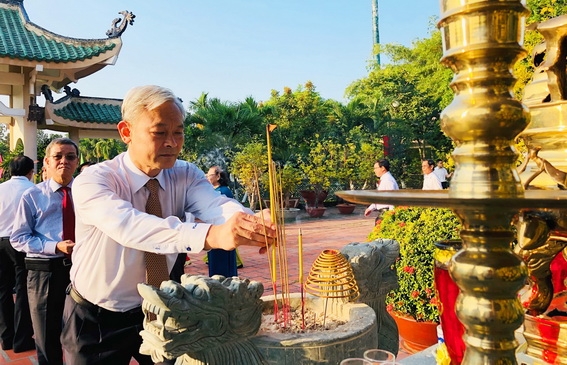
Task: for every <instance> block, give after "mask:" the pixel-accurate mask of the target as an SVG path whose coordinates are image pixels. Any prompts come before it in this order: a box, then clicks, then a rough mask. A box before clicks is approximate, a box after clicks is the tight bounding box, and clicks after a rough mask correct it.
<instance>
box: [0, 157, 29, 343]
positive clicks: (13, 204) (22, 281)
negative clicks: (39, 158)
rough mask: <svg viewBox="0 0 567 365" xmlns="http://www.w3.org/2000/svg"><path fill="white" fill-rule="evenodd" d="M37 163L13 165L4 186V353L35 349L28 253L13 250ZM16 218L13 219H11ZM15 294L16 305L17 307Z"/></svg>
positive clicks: (0, 289)
mask: <svg viewBox="0 0 567 365" xmlns="http://www.w3.org/2000/svg"><path fill="white" fill-rule="evenodd" d="M33 172H34V162H33V160H32V159H31V158H29V157H27V156H18V157H14V158H13V159H12V160H11V161H10V176H11V178H10V180H8V181H6V182H4V183H2V184H0V217H3V219H0V340H1V341H2V349H3V350H11V349H13V350H14V352H24V351H28V350H32V349H35V342H34V339H33V338H32V336H33V328H32V322H31V315H30V306H29V303H28V292H27V290H28V289H27V282H28V271H27V270H26V266H25V258H26V253H25V252H19V251H16V250H15V249H14V247H12V244H11V243H10V235H11V234H12V228H13V223H14V219H13V217H14V215H15V214H16V210H17V209H18V205H19V204H20V200H21V199H22V195H23V194H24V191H26V190H28V189H29V188H31V187H33V186H34V184H33V182H32V181H31V179H32V177H33ZM9 217H12V218H9ZM14 290H15V294H16V303H15V305H14Z"/></svg>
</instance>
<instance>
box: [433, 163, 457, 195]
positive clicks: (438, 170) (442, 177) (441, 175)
mask: <svg viewBox="0 0 567 365" xmlns="http://www.w3.org/2000/svg"><path fill="white" fill-rule="evenodd" d="M433 173H434V174H435V175H437V178H438V179H439V181H441V186H442V187H443V189H447V188H448V187H449V181H447V179H450V178H451V175H452V174H453V173H449V171H447V169H446V168H445V166H443V160H437V166H435V169H434V170H433Z"/></svg>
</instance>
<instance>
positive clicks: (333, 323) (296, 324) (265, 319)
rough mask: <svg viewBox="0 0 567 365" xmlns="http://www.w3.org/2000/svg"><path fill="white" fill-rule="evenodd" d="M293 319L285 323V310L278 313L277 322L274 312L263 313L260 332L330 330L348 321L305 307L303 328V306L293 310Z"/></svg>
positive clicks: (291, 313) (291, 312)
mask: <svg viewBox="0 0 567 365" xmlns="http://www.w3.org/2000/svg"><path fill="white" fill-rule="evenodd" d="M289 313H290V316H291V321H290V324H289V325H285V324H284V320H283V312H282V311H280V312H279V313H278V321H277V323H276V321H275V318H274V314H273V313H269V314H263V315H262V324H261V326H260V331H259V333H262V332H270V333H310V332H321V331H330V330H334V329H336V328H337V327H338V326H340V325H343V324H345V323H346V321H344V320H342V319H340V318H337V317H336V316H333V315H329V314H327V315H326V316H325V315H324V314H323V313H317V312H315V311H313V310H312V309H309V308H306V309H305V329H303V328H302V318H301V308H298V309H294V310H291V311H290V312H289Z"/></svg>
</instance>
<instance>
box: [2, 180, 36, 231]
mask: <svg viewBox="0 0 567 365" xmlns="http://www.w3.org/2000/svg"><path fill="white" fill-rule="evenodd" d="M32 186H34V184H33V183H32V182H31V181H30V180H29V179H28V178H27V177H25V176H12V177H11V178H10V180H8V181H6V182H3V183H2V184H0V216H2V217H3V218H4V219H0V237H10V235H11V234H12V226H13V225H14V220H13V219H8V218H7V217H13V216H14V215H15V214H16V209H18V204H19V203H20V199H21V198H22V194H23V193H24V191H26V190H28V189H29V188H31V187H32Z"/></svg>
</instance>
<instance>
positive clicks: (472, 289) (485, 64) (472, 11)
mask: <svg viewBox="0 0 567 365" xmlns="http://www.w3.org/2000/svg"><path fill="white" fill-rule="evenodd" d="M527 14H528V11H527V9H526V8H525V7H524V6H523V5H522V3H521V2H520V1H517V0H504V1H502V0H500V1H490V0H488V1H478V0H476V1H475V0H470V1H464V0H441V20H440V22H439V28H440V29H441V37H442V40H443V58H442V60H441V62H442V63H444V64H445V65H447V66H449V67H450V68H451V69H452V70H453V72H454V73H455V76H454V78H453V81H452V83H451V88H452V89H453V91H454V92H455V98H454V99H453V102H452V103H451V104H450V105H449V106H448V107H447V108H446V109H445V110H444V111H443V113H442V114H441V128H442V129H443V131H444V132H445V133H446V134H447V136H449V137H450V138H451V139H453V141H455V142H456V145H457V147H456V148H455V150H454V151H453V158H454V159H455V166H456V169H455V173H454V175H453V179H452V181H451V189H450V190H449V196H450V197H458V198H475V199H482V198H501V199H516V198H522V197H523V196H524V189H523V187H522V184H521V181H520V178H519V175H518V173H517V172H516V168H515V162H516V159H517V157H518V156H517V153H516V152H515V150H514V147H513V141H514V138H515V137H516V136H517V135H518V134H519V133H520V132H522V131H523V130H524V129H525V128H526V127H527V125H528V123H529V113H528V110H527V108H525V107H524V106H523V105H522V104H521V103H520V102H519V101H518V100H516V99H514V97H513V96H512V87H513V86H514V83H515V78H514V77H513V75H512V68H513V66H514V64H515V63H516V61H517V60H518V59H519V58H520V57H522V56H524V55H525V51H524V50H523V48H522V46H521V43H522V37H523V33H524V27H523V25H524V16H525V15H527ZM455 213H456V214H457V215H458V216H459V217H460V218H461V220H462V223H463V230H462V231H461V238H462V240H463V250H461V251H460V252H459V253H457V254H456V255H455V256H454V257H453V264H452V265H451V266H450V272H451V276H452V277H453V279H454V280H455V282H456V283H457V285H458V286H459V288H460V289H461V294H460V295H459V297H458V299H457V304H456V308H457V316H458V317H459V319H460V320H461V322H462V323H463V324H464V325H465V328H466V332H465V336H464V340H465V343H466V345H467V350H466V352H465V357H464V359H463V363H465V364H512V363H515V362H516V354H515V350H516V347H517V345H518V343H517V341H516V339H515V336H514V331H515V330H516V329H517V328H519V327H520V326H521V325H522V323H523V320H524V315H523V312H524V311H523V308H522V306H521V303H520V301H519V300H518V298H517V293H518V291H519V290H520V289H521V288H522V287H523V285H524V283H525V278H526V273H527V271H526V267H525V265H524V263H523V262H522V261H521V259H520V258H519V257H518V256H516V255H514V254H513V253H512V251H511V250H510V247H511V242H512V240H513V239H514V234H513V232H512V229H511V226H510V222H511V220H512V217H513V216H514V215H515V214H516V213H517V210H514V209H507V208H506V204H503V206H502V208H500V209H497V210H488V209H485V208H484V207H477V208H474V207H466V206H463V207H458V208H456V209H455Z"/></svg>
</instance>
